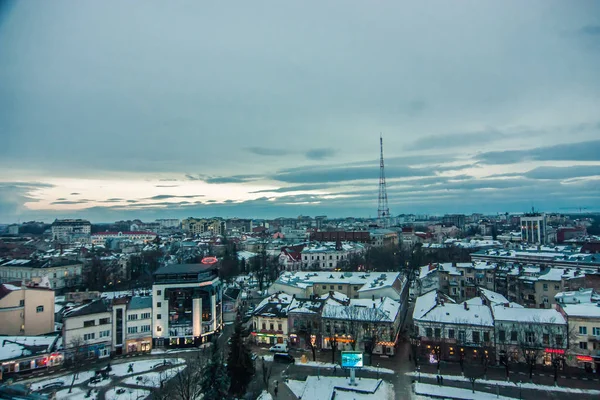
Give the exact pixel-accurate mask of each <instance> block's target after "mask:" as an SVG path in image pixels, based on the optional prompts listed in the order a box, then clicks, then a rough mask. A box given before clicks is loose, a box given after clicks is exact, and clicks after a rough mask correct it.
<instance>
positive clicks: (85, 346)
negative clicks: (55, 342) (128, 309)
mask: <svg viewBox="0 0 600 400" xmlns="http://www.w3.org/2000/svg"><path fill="white" fill-rule="evenodd" d="M111 317H112V313H111V311H110V309H109V307H108V306H107V304H106V303H105V302H104V301H103V300H95V301H92V302H91V303H86V304H83V305H80V306H77V307H75V308H73V309H71V310H69V311H67V312H65V314H64V315H63V328H62V336H63V346H64V348H65V353H66V354H65V356H66V357H67V358H69V359H72V358H78V357H82V358H103V357H108V356H110V353H111V347H112V323H111Z"/></svg>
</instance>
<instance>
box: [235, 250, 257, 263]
mask: <svg viewBox="0 0 600 400" xmlns="http://www.w3.org/2000/svg"><path fill="white" fill-rule="evenodd" d="M257 255H258V253H253V252H251V251H245V250H242V251H238V252H237V258H238V260H240V261H241V260H242V259H245V260H246V261H248V260H249V259H251V258H252V257H256V256H257Z"/></svg>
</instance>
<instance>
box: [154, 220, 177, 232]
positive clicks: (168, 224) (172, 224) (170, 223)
mask: <svg viewBox="0 0 600 400" xmlns="http://www.w3.org/2000/svg"><path fill="white" fill-rule="evenodd" d="M156 222H158V223H159V224H160V227H161V228H163V229H176V228H179V226H180V224H181V222H180V221H179V220H178V219H177V218H163V219H157V220H156Z"/></svg>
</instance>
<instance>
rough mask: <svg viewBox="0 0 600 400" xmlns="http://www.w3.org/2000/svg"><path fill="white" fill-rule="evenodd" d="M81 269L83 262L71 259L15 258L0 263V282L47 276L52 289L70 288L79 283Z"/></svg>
mask: <svg viewBox="0 0 600 400" xmlns="http://www.w3.org/2000/svg"><path fill="white" fill-rule="evenodd" d="M82 270H83V264H82V263H81V262H79V261H73V260H48V261H38V260H32V259H22V260H17V259H15V260H10V261H6V262H4V263H2V264H0V283H6V282H14V281H22V280H27V281H29V280H31V281H33V282H35V283H40V282H41V281H42V279H44V278H47V279H48V281H49V283H50V288H52V289H55V290H57V289H65V288H72V287H76V286H79V285H80V284H81V282H82Z"/></svg>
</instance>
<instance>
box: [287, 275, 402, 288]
mask: <svg viewBox="0 0 600 400" xmlns="http://www.w3.org/2000/svg"><path fill="white" fill-rule="evenodd" d="M400 276H401V274H400V273H399V272H370V273H367V272H334V271H332V272H309V271H302V272H285V273H283V274H282V275H281V276H280V277H279V278H278V279H277V281H276V282H277V283H279V284H283V285H289V286H293V287H298V288H301V289H306V288H307V287H309V286H313V285H314V284H315V283H316V284H328V285H329V284H344V283H345V284H350V285H360V286H362V287H361V288H360V289H359V291H367V290H372V289H379V288H382V287H387V286H392V285H393V284H394V282H395V281H396V280H397V279H399V278H400Z"/></svg>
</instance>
